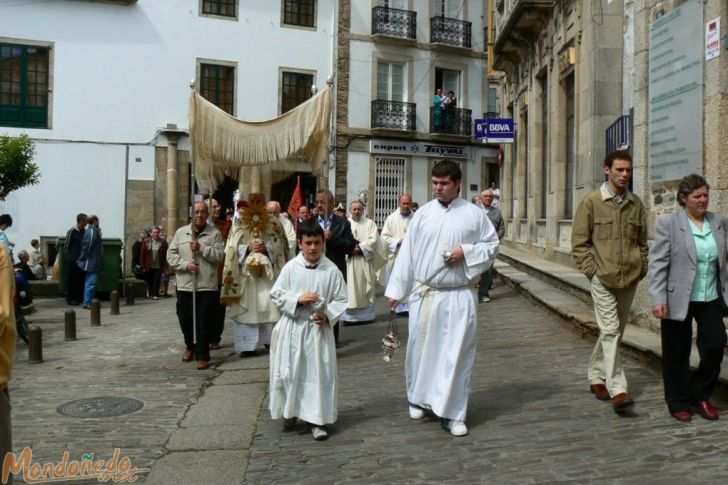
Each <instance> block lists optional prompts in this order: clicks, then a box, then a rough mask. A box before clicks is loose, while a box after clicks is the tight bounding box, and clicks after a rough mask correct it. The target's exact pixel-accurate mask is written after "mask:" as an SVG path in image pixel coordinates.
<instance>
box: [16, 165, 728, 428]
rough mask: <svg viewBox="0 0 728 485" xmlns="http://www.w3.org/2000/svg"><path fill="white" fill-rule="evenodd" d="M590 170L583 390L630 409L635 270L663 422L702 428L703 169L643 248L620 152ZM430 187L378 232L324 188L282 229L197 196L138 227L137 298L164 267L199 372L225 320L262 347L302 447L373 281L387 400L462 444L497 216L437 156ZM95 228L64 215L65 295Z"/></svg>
mask: <svg viewBox="0 0 728 485" xmlns="http://www.w3.org/2000/svg"><path fill="white" fill-rule="evenodd" d="M603 170H604V175H605V179H606V180H605V182H604V183H603V184H602V185H601V186H600V187H599V188H597V189H596V190H594V191H592V192H590V193H588V194H587V195H586V196H584V197H583V199H582V200H581V202H580V204H579V205H578V207H577V208H576V212H575V215H574V222H573V228H572V256H573V258H574V259H575V261H576V264H577V265H578V267H579V268H580V269H581V271H582V272H583V273H584V275H585V276H586V278H587V279H588V280H589V282H590V290H591V296H592V300H593V305H594V314H595V317H596V322H597V326H598V330H599V334H598V338H597V341H596V344H595V347H594V350H593V352H592V356H591V359H590V361H589V363H588V366H587V373H586V374H587V375H586V377H587V382H588V391H589V392H591V393H592V394H593V395H594V396H595V397H596V399H598V400H600V401H608V402H610V403H611V408H612V409H613V410H614V411H615V412H616V413H618V414H624V413H627V412H628V411H629V410H630V409H631V408H632V407H633V406H634V403H635V401H634V398H633V397H632V395H631V394H630V393H629V391H628V382H627V377H626V375H625V372H624V368H623V366H622V364H621V359H620V344H621V340H622V335H623V333H624V330H625V326H626V324H627V321H628V314H629V311H630V308H631V305H632V300H633V298H634V295H635V292H636V287H637V284H638V282H639V281H640V280H642V279H643V278H644V277H645V276H647V275H648V274H649V295H650V298H651V300H652V304H653V314H654V316H655V317H656V318H658V319H659V320H660V324H661V338H662V351H663V359H662V365H663V382H664V392H665V401H666V404H667V408H668V411H669V414H670V415H671V416H672V417H673V418H674V419H676V420H678V421H681V422H685V421H690V420H691V419H692V416H693V414H698V415H700V416H702V417H703V418H705V419H708V420H716V419H718V418H719V412H718V411H717V410H716V408H715V407H714V406H713V405H712V403H711V401H710V397H711V394H712V392H713V390H714V388H715V386H716V383H717V380H718V376H719V375H720V367H721V363H722V360H723V349H724V347H725V345H726V340H727V339H726V331H725V326H724V324H723V317H724V316H725V315H727V314H728V306H727V305H726V302H727V301H728V291H727V290H726V285H725V283H724V282H725V281H726V280H728V264H727V263H726V261H728V254H727V252H726V245H727V244H728V220H726V219H725V218H724V217H722V216H721V215H719V214H717V213H714V212H710V211H708V202H709V191H710V186H709V185H708V183H707V181H706V180H705V178H703V177H702V176H700V175H695V174H693V175H688V176H686V177H684V178H683V180H682V181H681V182H680V184H679V186H678V191H677V195H676V200H677V202H678V203H679V205H680V206H681V210H678V211H675V212H672V213H669V214H664V215H662V216H660V217H659V218H658V219H657V224H656V228H655V236H654V243H653V245H652V247H651V248H650V247H648V244H647V222H646V215H645V209H644V206H643V204H642V201H641V200H640V199H639V197H637V196H636V195H635V194H634V193H632V192H631V191H630V190H629V182H630V179H631V175H632V158H631V156H630V154H629V153H627V152H624V151H616V152H612V153H610V154H608V155H607V156H606V158H605V160H604V164H603ZM431 183H432V196H433V198H432V200H431V201H430V202H428V203H426V204H424V205H423V206H422V207H421V208H419V210H417V211H416V212H415V210H414V206H415V204H414V203H413V201H412V197H411V196H410V195H409V194H408V193H402V194H401V195H400V196H399V199H398V207H397V208H396V210H394V211H393V212H392V213H391V214H389V215H388V216H387V217H386V219H385V220H384V221H383V224H382V225H381V230H380V229H379V228H378V227H377V223H375V221H374V220H372V219H370V218H369V217H368V216H367V214H368V213H369V214H371V213H372V212H373V211H372V210H371V208H368V207H367V205H366V200H360V199H355V200H353V201H351V202H350V203H349V206H348V214H347V211H346V209H347V207H346V206H344V205H343V204H339V205H338V206H336V204H335V198H334V195H333V193H332V192H331V191H329V190H325V189H323V190H319V191H318V192H317V193H316V195H315V207H310V208H309V206H307V205H301V206H300V207H298V206H293V205H292V206H291V207H293V208H292V209H289V210H291V212H290V214H291V216H292V217H293V221H292V222H291V221H289V219H288V217H286V216H284V215H283V214H282V213H281V204H280V203H279V202H278V201H266V199H265V197H264V196H263V194H261V193H251V194H248V195H247V197H244V198H240V199H239V200H237V202H236V208H237V216H236V217H234V218H227V217H224V216H221V210H220V209H221V205H220V203H219V202H218V201H217V200H215V199H212V198H210V199H208V200H207V201H204V202H203V201H200V202H197V203H195V204H194V207H193V212H192V218H191V221H190V224H188V225H185V226H183V227H181V228H179V229H178V230H177V231H176V233H175V234H174V237H173V238H172V239H171V241H170V242H169V243H167V241H166V237H164V234H163V230H162V229H161V228H160V227H158V226H153V227H152V228H151V229H150V230H149V231H148V232H147V231H146V230H145V231H143V232H141V233H140V235H139V237H138V239H137V242H136V243H135V244H134V246H133V248H132V262H133V265H134V268H135V271H136V269H137V268H139V271H141V272H143V274H144V279H145V281H146V282H147V285H148V289H149V291H148V296H149V298H150V299H153V300H156V299H158V297H159V295H160V294H161V293H160V291H162V290H161V284H162V277H163V276H164V275H174V279H175V285H176V292H175V293H176V300H177V302H176V310H177V317H178V320H179V325H180V329H181V333H182V337H183V338H182V340H183V341H184V350H183V351H182V361H184V362H191V361H196V362H197V368H198V369H200V370H205V369H208V368H209V367H210V361H211V351H214V350H220V349H222V348H224V347H225V343H224V342H221V339H222V334H223V329H224V322H225V321H226V320H227V321H228V322H229V323H231V324H232V326H233V332H232V334H233V339H232V346H233V348H234V350H235V352H236V353H238V354H239V355H240V358H247V357H250V356H253V355H256V354H257V353H259V352H260V353H265V352H267V353H268V358H269V359H270V370H269V372H270V381H269V386H270V388H269V391H270V399H269V408H270V413H271V416H272V417H273V418H274V419H279V418H280V419H282V420H283V427H284V429H292V428H294V427H295V426H296V425H297V423H298V422H299V421H300V422H303V423H306V424H307V425H308V426H309V427H310V430H311V434H312V436H313V438H314V439H316V440H324V439H326V438H327V437H328V433H329V431H330V429H327V426H329V425H332V424H334V423H335V422H336V419H337V414H338V411H337V369H336V366H337V349H338V348H339V347H342V346H344V344H343V343H342V341H340V339H339V333H340V329H339V323H340V322H341V323H342V324H343V325H353V324H366V323H373V322H376V321H377V319H378V317H381V315H377V313H376V310H375V297H376V295H377V287H378V286H379V287H380V288H382V287H383V291H384V296H385V297H386V299H387V300H388V303H389V307H390V311H391V312H392V314H394V316H399V317H407V318H408V332H407V342H406V350H405V352H406V353H405V355H404V373H405V381H406V388H405V393H404V394H405V395H406V400H407V407H408V412H409V416H410V418H412V419H414V420H420V419H422V418H424V417H425V416H426V415H430V416H433V417H434V418H436V419H437V420H438V421H439V423H440V425H441V426H442V427H443V428H444V429H446V430H447V431H449V433H450V434H451V435H453V436H464V435H467V434H468V432H469V430H468V426H467V411H468V403H469V398H470V382H471V374H472V372H473V368H474V362H475V356H476V348H475V342H476V331H477V321H478V311H479V307H480V309H484V308H486V306H480V304H484V303H488V302H489V301H490V294H489V290H490V289H491V285H492V281H493V269H492V267H493V263H494V261H495V259H496V257H497V255H498V251H499V244H500V240H501V238H503V237H504V233H505V221H504V218H503V215H502V214H501V212H500V210H499V208H498V205H499V202H500V191H499V190H498V189H497V187H496V185H495V184H492V186H491V187H490V188H488V189H486V190H484V191H483V192H482V193H480V194H479V195H478V196H477V197H475V198H473V200H472V201H471V202H468V201H467V200H465V199H464V198H462V195H463V194H462V187H461V184H462V173H461V169H460V166H459V165H458V164H457V163H455V162H452V161H449V160H442V161H439V162H437V163H436V164H435V165H434V166H433V168H432V170H431ZM362 198H363V199H365V197H362ZM5 219H9V216H7V217H6V218H5ZM9 220H11V219H9ZM10 223H11V222H9V223H8V224H10ZM100 238H101V236H100V229H99V223H98V218H97V217H96V216H86V215H85V214H79V215H78V217H77V225H76V226H74V227H72V228H71V230H69V232H68V234H67V238H66V240H67V241H68V243H67V245H66V248H65V251H66V253H65V254H64V256H65V257H66V258H69V259H71V260H77V261H78V262H79V264H77V265H71V266H70V268H71V270H70V271H69V274H68V276H67V278H68V285H67V293H68V294H67V298H68V301H69V303H71V304H79V303H83V304H85V305H86V304H87V303H88V302H90V300H91V299H93V296H94V285H93V282H94V276H95V273H97V272H98V271H99V269H98V266H99V263H98V260H99V258H100V256H99V255H100V251H101V250H100V249H99V247H100ZM34 243H36V244H35V245H34V247H37V246H38V245H37V241H34ZM3 246H4V247H7V252H8V253H9V252H10V251H9V249H11V248H10V247H9V245H8V244H7V243H4V244H3ZM33 256H34V257H33V258H31V255H30V254H29V253H27V251H21V252H19V259H20V262H19V263H18V264H19V268H20V269H18V271H23V272H25V273H28V274H30V273H31V272H32V268H31V266H30V263H31V262H32V263H33V264H36V263H42V262H43V257H42V254H34V255H33ZM26 266H27V268H26ZM75 268H79V269H80V270H82V273H81V276H83V277H84V278H81V276H79V274H77V272H74V270H75ZM165 293H166V291H165ZM693 321H695V323H696V327H695V328H696V329H697V347H698V353H699V364H698V367H697V368H696V369H695V370H691V368H690V353H691V344H692V338H693V325H692V322H693ZM384 340H385V341H386V338H385V339H384ZM346 342H349V341H346ZM385 354H386V351H385ZM385 360H386V359H385ZM403 400H404V399H403Z"/></svg>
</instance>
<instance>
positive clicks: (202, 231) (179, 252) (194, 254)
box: [167, 202, 225, 370]
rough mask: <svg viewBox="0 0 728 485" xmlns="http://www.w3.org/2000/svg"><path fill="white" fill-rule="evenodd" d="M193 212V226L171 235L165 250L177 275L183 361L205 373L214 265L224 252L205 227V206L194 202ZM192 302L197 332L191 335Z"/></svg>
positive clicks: (216, 233)
mask: <svg viewBox="0 0 728 485" xmlns="http://www.w3.org/2000/svg"><path fill="white" fill-rule="evenodd" d="M194 211H195V212H194V216H193V218H192V224H190V225H188V226H182V227H180V228H179V229H177V232H176V233H175V234H174V237H173V238H172V242H171V243H170V244H169V249H168V250H167V262H168V263H169V265H170V266H172V267H173V268H174V270H175V273H176V274H177V318H179V325H180V327H181V328H182V334H183V335H184V338H185V351H184V352H183V353H182V361H183V362H190V361H191V360H192V359H193V358H196V359H197V368H198V369H200V370H204V369H207V368H208V367H209V365H210V347H209V346H210V343H209V338H210V331H211V329H210V326H211V325H212V323H213V322H212V320H213V319H214V316H215V314H216V310H215V307H216V305H217V263H218V262H220V261H222V259H223V256H224V250H225V248H224V246H223V242H222V236H221V235H220V232H219V231H218V230H217V229H215V226H212V225H211V224H208V223H207V217H208V215H209V211H208V209H207V204H206V203H204V202H197V203H196V204H195V208H194ZM193 298H194V299H195V305H196V308H195V309H196V316H197V326H196V329H195V330H196V332H194V331H193V316H192V315H193V314H192V308H193V305H192V299H193ZM195 333H196V335H195ZM195 336H196V337H197V338H196V340H195Z"/></svg>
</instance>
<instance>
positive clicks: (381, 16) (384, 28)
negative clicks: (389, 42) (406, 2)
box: [372, 7, 417, 40]
mask: <svg viewBox="0 0 728 485" xmlns="http://www.w3.org/2000/svg"><path fill="white" fill-rule="evenodd" d="M372 35H387V36H389V37H399V38H400V39H411V40H415V39H417V12H411V11H409V10H399V9H397V8H388V7H374V8H373V9H372Z"/></svg>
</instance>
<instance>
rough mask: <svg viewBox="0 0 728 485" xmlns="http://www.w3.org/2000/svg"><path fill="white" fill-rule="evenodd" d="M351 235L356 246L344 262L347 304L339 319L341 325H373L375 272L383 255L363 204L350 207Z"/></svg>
mask: <svg viewBox="0 0 728 485" xmlns="http://www.w3.org/2000/svg"><path fill="white" fill-rule="evenodd" d="M350 211H351V217H350V218H349V223H350V224H351V233H352V234H353V235H354V239H356V240H357V241H359V244H357V246H356V247H355V248H354V254H352V255H351V256H349V257H348V258H347V260H346V284H347V288H348V293H349V303H348V305H347V308H346V311H345V312H344V314H343V315H342V316H341V321H342V322H344V324H346V323H347V322H348V323H354V322H373V321H374V319H375V318H376V315H375V314H374V297H375V293H376V285H377V281H376V274H375V272H376V271H377V270H378V269H379V268H381V267H382V266H384V263H385V261H386V259H385V258H386V254H385V249H384V244H383V243H382V240H381V239H380V238H379V231H377V224H376V223H375V222H374V221H373V220H371V219H369V218H368V217H367V216H366V214H364V204H363V203H362V202H361V201H359V200H355V201H354V202H352V203H351V206H350Z"/></svg>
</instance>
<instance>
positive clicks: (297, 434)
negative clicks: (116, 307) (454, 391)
mask: <svg viewBox="0 0 728 485" xmlns="http://www.w3.org/2000/svg"><path fill="white" fill-rule="evenodd" d="M492 296H493V297H494V298H493V300H492V301H491V302H490V303H487V304H481V305H480V308H479V309H480V328H479V329H478V353H477V357H476V366H475V372H474V374H473V383H472V385H473V391H472V395H471V400H470V407H469V414H468V421H467V422H468V425H469V427H470V434H469V435H468V436H466V437H463V438H453V437H451V436H450V435H449V434H448V433H447V432H446V431H444V430H443V429H441V428H440V426H439V421H436V420H434V419H429V418H426V419H424V420H423V421H413V420H411V419H410V418H409V416H408V414H407V403H406V397H405V391H404V371H403V367H402V366H403V359H404V349H400V350H399V351H398V353H397V355H396V357H395V360H394V362H393V363H391V364H387V363H385V362H384V361H383V360H382V359H381V344H380V340H381V338H382V336H383V334H384V329H385V328H386V323H387V322H386V321H380V322H377V323H375V324H371V325H362V326H354V327H345V328H343V329H342V339H343V341H344V342H345V344H346V345H345V346H344V347H343V348H341V349H339V352H338V356H339V361H338V363H339V420H338V422H337V424H336V426H335V427H334V428H333V429H332V431H333V432H332V433H331V437H330V439H329V440H328V441H325V442H314V441H313V440H312V438H311V436H310V433H309V432H308V431H307V429H306V428H305V427H304V426H302V425H299V426H298V428H297V429H296V430H294V431H292V432H283V431H282V426H281V422H280V421H271V420H270V418H269V414H268V412H267V399H266V396H265V394H266V393H265V391H264V389H266V385H265V382H266V377H267V376H266V372H267V371H266V367H267V355H261V356H259V357H255V358H252V359H246V360H240V359H239V358H238V357H237V356H236V355H234V354H233V353H232V350H231V348H230V346H229V345H230V340H231V337H230V335H231V329H230V328H226V331H225V336H224V343H225V344H226V346H225V347H224V348H223V350H221V351H217V352H215V353H213V364H215V366H216V368H215V369H213V368H211V369H210V370H208V371H197V370H196V369H195V368H194V364H184V363H182V362H181V361H180V350H181V337H180V331H179V327H178V325H177V321H176V318H175V315H174V299H170V300H165V301H160V302H147V301H141V302H138V304H137V305H136V306H133V307H124V306H123V305H122V315H119V316H113V317H112V316H109V315H108V304H107V303H104V306H105V308H104V310H102V326H101V327H89V326H88V314H87V313H86V312H83V311H82V310H79V313H78V333H79V340H78V341H76V342H64V341H63V323H62V319H63V310H64V308H63V307H62V306H61V305H60V304H58V303H50V302H46V301H43V300H39V307H40V311H39V312H38V313H37V314H36V315H33V316H32V317H31V319H35V320H36V323H37V324H39V326H41V327H42V328H43V331H44V343H45V347H44V357H45V362H44V363H43V364H37V365H31V364H29V363H28V362H27V358H28V356H27V348H26V347H25V346H24V344H22V343H20V344H19V347H18V356H17V359H16V367H15V369H14V376H13V381H12V382H11V388H10V392H11V399H12V402H13V425H14V426H13V427H14V443H15V447H16V448H18V449H22V448H23V447H25V446H31V447H32V449H33V452H34V461H37V462H44V461H51V462H57V461H58V460H60V458H61V455H62V453H63V451H66V450H68V451H70V452H71V455H72V457H77V458H78V457H79V456H80V455H81V454H82V453H89V452H93V453H94V454H95V456H96V457H97V458H105V457H109V456H111V453H112V452H113V449H114V448H115V447H119V448H121V453H122V455H126V456H129V457H130V458H131V459H132V462H133V464H134V465H135V466H137V467H145V466H151V467H152V473H151V475H150V476H149V478H148V480H147V482H148V483H172V479H171V478H169V477H170V476H171V475H169V473H167V472H165V468H171V469H174V471H175V472H176V473H179V476H180V477H182V478H181V479H177V481H176V483H179V484H182V483H199V481H198V477H207V483H220V484H228V483H230V484H233V483H241V482H243V483H250V484H258V483H299V482H306V483H328V482H355V483H385V482H389V483H456V482H457V483H473V482H480V483H519V484H520V483H548V482H569V481H571V482H574V483H584V482H597V481H598V482H605V481H606V482H613V483H667V482H668V481H669V482H676V481H681V482H683V483H698V482H702V483H720V482H723V481H724V479H723V478H722V477H725V476H726V475H725V474H726V473H728V463H727V462H726V460H725V452H726V450H727V449H728V433H726V432H725V420H720V421H718V422H708V421H706V420H703V419H701V418H699V417H697V416H696V417H695V419H694V420H693V422H692V423H688V424H682V423H678V422H677V421H675V420H673V419H672V418H670V416H669V415H668V414H667V411H666V408H665V406H664V403H663V401H662V385H661V378H660V373H659V372H658V370H656V369H653V368H651V367H649V366H645V365H644V364H642V363H640V362H638V361H636V360H632V359H627V360H626V368H627V376H628V378H629V380H630V386H631V387H630V391H631V392H632V393H633V395H634V397H635V399H636V401H637V406H636V407H635V412H634V414H633V415H631V416H629V417H620V416H618V415H616V414H615V413H614V412H613V411H612V410H611V406H610V405H609V404H608V403H603V402H599V401H597V400H595V399H594V398H593V396H592V395H591V394H590V393H589V392H588V386H587V383H586V380H585V366H586V362H587V360H588V358H589V354H590V352H591V347H592V343H591V342H589V341H585V340H581V339H580V338H578V337H577V336H575V335H574V334H573V333H572V332H571V331H570V330H569V329H568V328H567V327H565V326H563V325H562V324H561V323H560V322H559V321H558V320H557V319H555V318H553V317H551V316H550V315H549V314H548V313H546V311H545V310H543V309H541V308H540V307H537V306H534V305H532V304H531V303H530V302H528V300H526V299H525V298H524V297H522V296H520V295H517V294H516V293H514V292H513V291H512V290H511V289H509V288H507V287H505V286H503V285H500V284H499V285H497V287H496V288H495V289H494V291H493V293H492ZM381 307H382V305H380V308H381ZM54 315H55V316H54ZM398 321H399V322H400V325H399V327H400V332H401V333H402V334H403V338H406V323H405V320H402V319H400V320H398ZM717 394H719V395H720V397H717V398H716V399H715V404H716V405H717V407H718V409H719V410H725V409H726V408H727V406H726V400H725V398H724V396H725V392H724V390H723V389H721V390H720V392H718V393H717ZM97 396H119V397H131V398H135V399H138V400H141V401H143V403H144V408H143V409H141V410H140V411H137V412H135V413H132V414H127V415H124V416H119V417H115V418H83V419H79V418H71V417H67V416H62V415H60V414H58V413H57V411H56V408H57V407H58V406H59V405H61V404H64V403H66V402H67V401H71V400H74V399H80V398H84V397H97ZM228 404H229V405H228ZM238 415H239V416H240V420H242V421H241V422H239V423H238V422H236V421H235V420H236V416H238ZM195 420H196V421H195ZM205 433H208V434H210V437H209V438H206V437H205ZM190 435H194V436H192V437H191V436H190ZM195 457H197V458H198V459H195ZM206 457H207V458H206ZM216 460H218V461H216ZM193 462H194V463H197V464H196V465H194V466H192V465H191V463H193ZM222 465H225V466H222ZM170 473H171V472H170ZM140 478H141V479H143V478H144V477H140ZM18 482H20V480H18Z"/></svg>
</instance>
